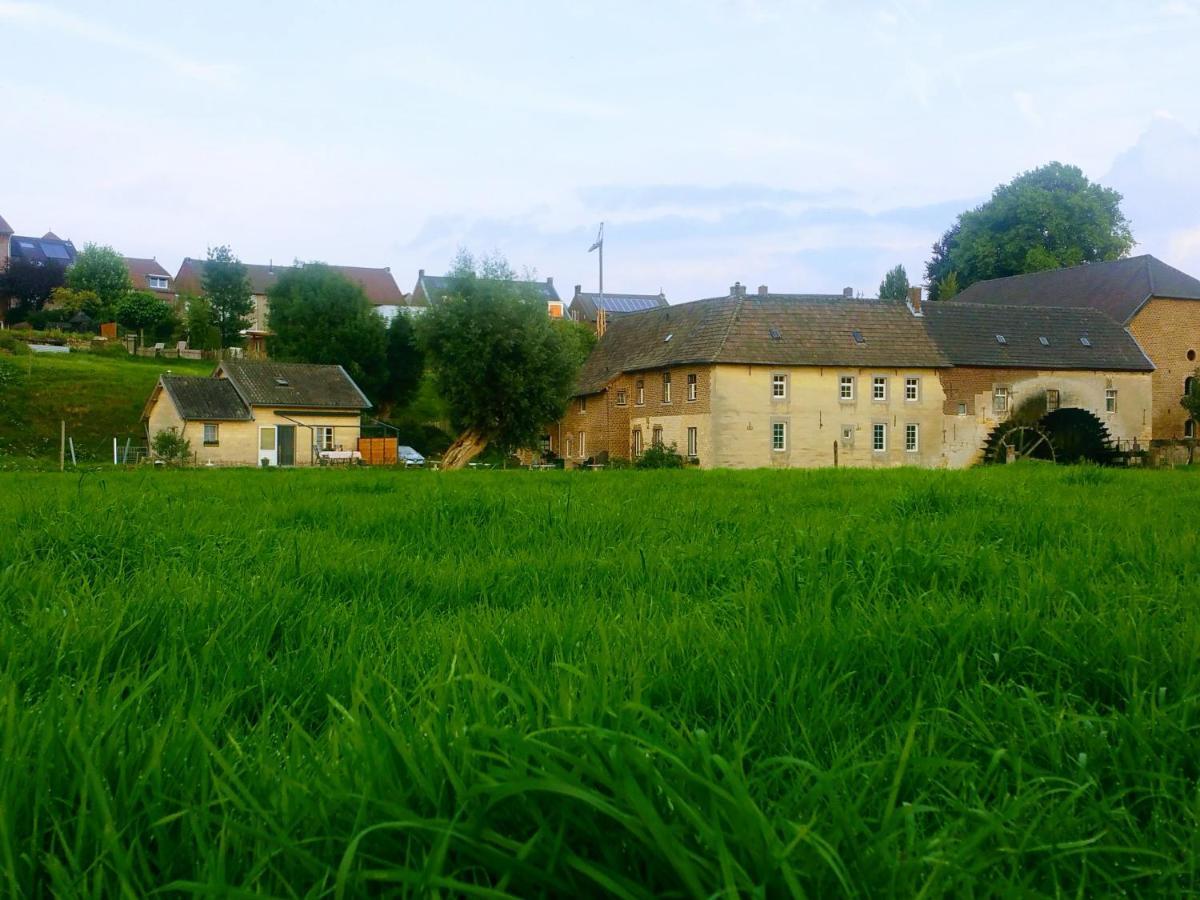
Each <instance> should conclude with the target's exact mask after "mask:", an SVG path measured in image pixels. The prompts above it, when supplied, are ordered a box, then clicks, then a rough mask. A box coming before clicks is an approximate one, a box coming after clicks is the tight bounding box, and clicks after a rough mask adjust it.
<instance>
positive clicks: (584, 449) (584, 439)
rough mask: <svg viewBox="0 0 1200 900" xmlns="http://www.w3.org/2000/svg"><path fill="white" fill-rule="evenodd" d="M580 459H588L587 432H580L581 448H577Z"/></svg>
mask: <svg viewBox="0 0 1200 900" xmlns="http://www.w3.org/2000/svg"><path fill="white" fill-rule="evenodd" d="M576 450H577V452H578V453H579V458H580V459H587V432H586V431H581V432H579V446H578V447H577V448H576Z"/></svg>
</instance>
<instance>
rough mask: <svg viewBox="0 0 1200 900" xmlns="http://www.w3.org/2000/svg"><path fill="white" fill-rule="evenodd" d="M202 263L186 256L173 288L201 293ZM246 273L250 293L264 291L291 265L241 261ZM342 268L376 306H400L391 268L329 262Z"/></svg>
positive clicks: (399, 295)
mask: <svg viewBox="0 0 1200 900" xmlns="http://www.w3.org/2000/svg"><path fill="white" fill-rule="evenodd" d="M204 263H205V260H203V259H192V258H191V257H187V258H185V259H184V261H183V264H182V265H180V267H179V274H178V275H176V276H175V289H176V290H177V291H179V293H181V294H195V295H197V296H198V295H200V294H202V293H204ZM242 265H244V266H245V267H246V275H247V276H248V277H249V279H250V293H251V294H266V293H267V291H268V290H270V289H271V287H272V285H274V284H275V283H276V282H277V281H278V280H279V276H280V275H282V274H283V273H284V272H288V271H291V270H292V269H293V268H295V267H294V266H276V265H265V266H264V265H260V264H257V263H243V264H242ZM329 268H331V269H333V270H335V271H337V272H341V273H342V274H343V275H345V276H346V277H347V278H348V279H350V280H351V281H353V282H355V283H356V284H358V285H360V286H361V287H362V289H363V293H365V294H366V295H367V299H368V300H370V301H371V303H372V304H374V305H375V306H399V305H401V304H403V303H404V294H403V293H402V292H401V291H400V288H399V286H397V284H396V279H395V278H393V277H392V271H391V269H387V268H383V269H372V268H366V267H364V266H329Z"/></svg>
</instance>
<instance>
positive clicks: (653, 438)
mask: <svg viewBox="0 0 1200 900" xmlns="http://www.w3.org/2000/svg"><path fill="white" fill-rule="evenodd" d="M650 444H651V446H654V447H661V446H662V445H663V439H662V426H661V425H655V426H654V429H653V430H652V431H651V432H650Z"/></svg>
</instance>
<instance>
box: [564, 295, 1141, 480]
mask: <svg viewBox="0 0 1200 900" xmlns="http://www.w3.org/2000/svg"><path fill="white" fill-rule="evenodd" d="M929 307H930V305H929V304H926V305H925V307H924V308H922V304H921V301H920V299H919V295H917V296H914V297H912V298H910V300H909V301H907V302H901V301H888V300H864V299H856V298H853V297H846V296H831V295H804V294H772V293H769V292H766V291H762V292H759V293H757V294H753V295H749V296H747V294H746V291H745V289H744V288H743V287H742V286H741V285H734V287H733V288H732V289H731V291H730V294H729V295H728V296H726V297H715V298H711V299H707V300H698V301H695V302H692V303H685V304H681V305H678V306H669V307H665V308H656V309H651V310H647V311H644V312H639V313H631V314H627V315H624V316H620V317H617V318H615V319H614V320H613V321H612V323H611V324H610V325H609V327H608V329H607V331H606V333H605V334H604V335H603V336H602V337H601V338H600V340H599V341H598V342H597V344H596V347H595V348H594V349H593V351H592V353H591V355H590V356H589V357H588V360H587V362H586V363H585V365H584V367H583V370H582V372H581V375H580V377H579V380H578V384H577V387H576V395H575V397H574V398H573V400H572V401H571V404H570V406H569V408H568V410H567V412H566V414H565V415H564V416H563V418H562V419H561V420H560V421H559V422H557V423H555V424H554V425H553V426H552V427H551V428H550V430H549V433H548V434H547V435H546V436H545V438H544V439H543V447H544V448H545V449H549V450H550V451H552V452H553V453H555V454H557V455H559V456H563V457H565V458H567V459H568V460H570V461H571V462H573V463H582V462H583V461H585V460H587V459H589V458H592V457H595V456H598V455H600V454H605V453H606V454H608V455H609V456H613V457H623V458H631V457H636V456H638V455H640V454H641V453H642V452H643V451H644V450H645V448H646V447H649V446H651V445H652V444H656V443H659V444H664V445H671V444H673V445H675V447H676V448H677V449H678V451H679V452H680V453H681V454H684V455H685V456H687V457H689V458H691V459H693V460H694V461H695V462H696V463H698V464H699V465H700V466H702V467H706V468H712V467H735V468H749V467H780V468H787V467H809V466H832V465H843V466H869V467H880V466H900V465H916V466H926V467H943V466H956V467H957V466H964V465H968V464H970V463H971V462H974V461H976V460H978V459H979V458H980V456H981V454H982V451H983V448H984V446H985V445H986V442H987V439H988V437H989V436H990V434H991V432H992V431H993V430H994V429H995V428H996V427H997V426H998V425H999V424H1000V423H1002V422H1004V421H1006V420H1007V419H1008V417H1009V416H1011V415H1012V413H1013V411H1014V410H1016V409H1017V407H1018V405H1019V404H1021V403H1022V402H1023V401H1024V399H1025V397H1026V396H1027V395H1035V394H1037V393H1039V392H1041V393H1042V394H1043V396H1044V395H1045V394H1047V393H1048V392H1050V391H1056V392H1057V397H1058V402H1059V403H1060V404H1064V405H1065V404H1073V405H1076V406H1078V407H1080V408H1082V409H1085V410H1086V411H1087V412H1088V413H1089V414H1091V415H1094V416H1095V417H1096V418H1097V419H1098V420H1100V422H1101V423H1102V425H1103V427H1105V428H1106V429H1107V431H1108V433H1109V434H1110V435H1111V437H1112V438H1114V439H1119V440H1126V441H1132V440H1146V439H1147V438H1148V437H1149V425H1148V422H1149V419H1148V417H1149V410H1150V373H1151V371H1152V369H1153V366H1152V365H1151V364H1150V362H1149V360H1147V359H1146V357H1145V355H1144V354H1143V353H1142V352H1141V349H1140V347H1138V345H1137V342H1136V341H1135V340H1134V339H1133V338H1132V337H1131V336H1130V335H1129V334H1128V333H1127V332H1126V331H1124V329H1122V328H1121V327H1120V326H1119V325H1117V324H1116V323H1115V322H1113V321H1112V320H1110V319H1108V318H1107V317H1105V316H1103V315H1102V314H1099V313H1094V312H1092V311H1081V310H1071V311H1057V312H1058V313H1059V314H1058V315H1057V316H1055V315H1051V316H1047V317H1046V319H1045V321H1030V320H1029V319H1028V316H1027V311H1026V310H1020V309H1017V310H1013V309H997V310H993V311H989V312H988V313H987V314H986V315H981V314H980V311H979V310H978V309H977V308H974V307H965V306H963V305H961V304H938V305H937V309H936V310H930V309H929ZM997 336H1000V337H1003V338H1004V339H1005V342H1007V343H1006V344H1005V342H999V343H998V337H997ZM1009 336H1011V339H1010V337H1009ZM1041 338H1045V339H1046V342H1045V343H1043V342H1042V340H1041ZM1081 339H1086V343H1084V342H1082V341H1081ZM989 341H990V342H991V343H990V344H989ZM992 344H997V345H998V346H1000V351H999V352H997V351H995V350H993V348H992V346H991V345H992ZM1076 347H1078V351H1077V350H1076ZM1000 397H1003V398H1005V404H1006V405H1005V406H1004V407H1003V408H1000V407H999V405H998V404H997V403H996V402H994V401H993V400H992V398H1000ZM1118 397H1119V400H1118ZM985 398H987V402H985Z"/></svg>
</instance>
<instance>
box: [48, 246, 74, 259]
mask: <svg viewBox="0 0 1200 900" xmlns="http://www.w3.org/2000/svg"><path fill="white" fill-rule="evenodd" d="M42 252H43V253H45V254H46V255H47V256H48V257H50V258H51V259H70V258H71V254H69V253H67V248H66V247H64V246H63V245H62V244H46V243H43V244H42Z"/></svg>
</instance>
